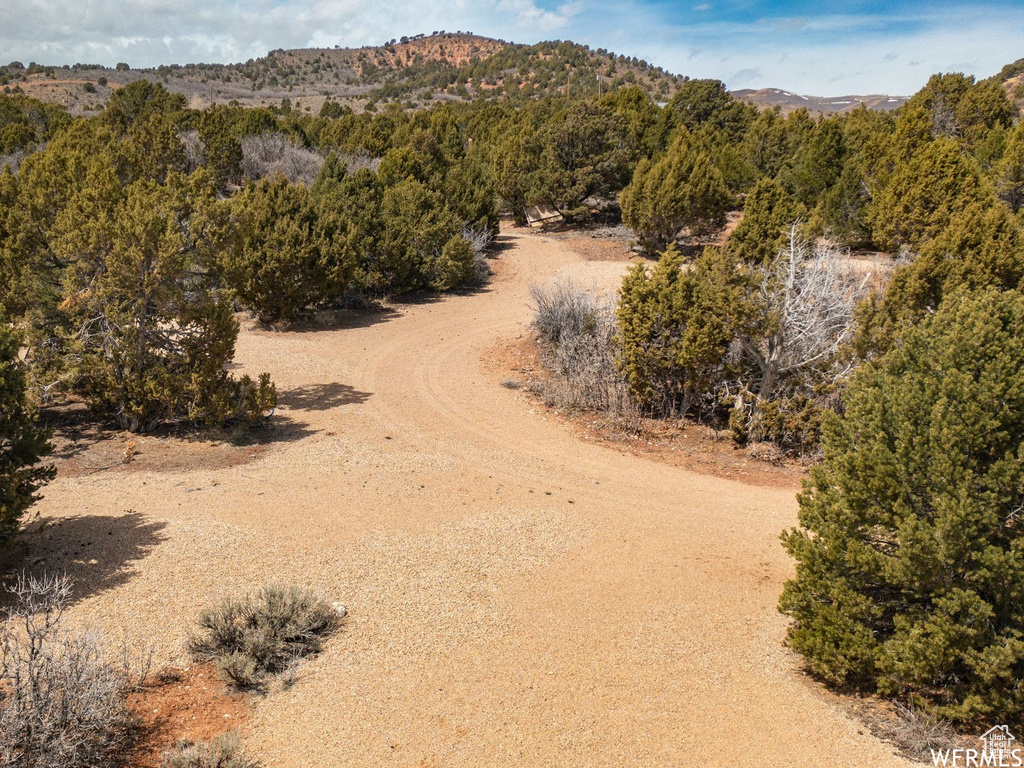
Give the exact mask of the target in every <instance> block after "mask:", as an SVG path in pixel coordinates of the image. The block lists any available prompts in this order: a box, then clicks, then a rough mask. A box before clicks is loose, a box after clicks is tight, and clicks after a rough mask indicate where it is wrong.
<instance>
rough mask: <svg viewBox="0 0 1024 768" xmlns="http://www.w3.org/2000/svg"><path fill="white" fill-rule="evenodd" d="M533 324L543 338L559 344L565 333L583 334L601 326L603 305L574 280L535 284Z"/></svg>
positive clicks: (533, 286)
mask: <svg viewBox="0 0 1024 768" xmlns="http://www.w3.org/2000/svg"><path fill="white" fill-rule="evenodd" d="M530 297H531V298H532V299H533V303H534V316H533V327H534V329H535V330H536V331H537V335H538V336H539V337H540V340H541V342H543V343H545V344H557V343H558V342H559V341H561V339H562V338H563V337H570V336H581V335H583V334H585V333H589V332H592V331H593V330H594V329H595V328H596V327H597V322H598V315H599V313H600V312H601V308H600V307H599V305H598V302H597V300H596V298H595V297H594V295H593V294H591V293H588V292H587V291H585V290H583V289H582V288H580V287H579V286H578V285H576V284H575V283H574V282H573V281H572V280H564V279H563V280H557V281H555V282H553V283H550V284H548V285H531V286H530Z"/></svg>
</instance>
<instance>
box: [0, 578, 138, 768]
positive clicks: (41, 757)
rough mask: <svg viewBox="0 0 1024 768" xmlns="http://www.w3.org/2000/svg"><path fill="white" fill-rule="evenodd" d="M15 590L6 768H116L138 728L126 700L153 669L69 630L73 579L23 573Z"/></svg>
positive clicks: (5, 641)
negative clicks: (64, 621)
mask: <svg viewBox="0 0 1024 768" xmlns="http://www.w3.org/2000/svg"><path fill="white" fill-rule="evenodd" d="M8 591H9V592H10V593H11V594H12V595H14V598H15V605H14V607H13V608H11V609H10V610H9V615H8V618H7V620H6V622H5V623H4V625H3V627H2V628H0V653H2V658H0V765H3V766H5V768H78V767H79V766H81V767H82V768H86V767H87V766H97V765H105V766H109V765H117V764H118V762H119V760H120V758H121V757H122V756H123V755H124V753H125V752H126V750H127V747H128V745H129V744H130V742H131V740H132V739H133V737H134V730H135V720H134V717H133V716H132V713H131V711H130V710H129V708H128V705H127V703H126V701H125V694H126V693H127V692H128V691H129V690H131V689H132V688H134V687H136V686H137V685H139V684H141V682H142V679H143V678H144V677H145V675H146V672H147V671H148V664H144V665H137V664H133V662H132V660H131V657H130V654H129V653H128V652H127V649H126V648H125V649H124V651H123V652H122V653H120V654H117V653H110V652H109V651H108V650H107V649H106V648H104V646H103V644H102V642H101V640H100V638H99V637H98V636H97V635H94V634H72V633H70V632H69V631H67V630H66V629H65V628H64V627H63V626H62V619H63V616H64V612H65V609H66V608H67V605H68V602H69V600H70V597H71V584H70V582H69V580H68V579H67V577H66V576H43V577H38V578H37V577H32V576H26V575H22V576H19V577H18V578H17V580H16V581H15V583H14V585H13V586H11V587H9V588H8Z"/></svg>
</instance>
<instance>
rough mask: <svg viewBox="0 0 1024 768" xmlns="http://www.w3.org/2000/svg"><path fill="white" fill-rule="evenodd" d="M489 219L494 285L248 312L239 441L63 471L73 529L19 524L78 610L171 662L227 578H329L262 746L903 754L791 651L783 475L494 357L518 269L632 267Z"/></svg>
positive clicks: (637, 755) (657, 755)
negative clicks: (274, 401) (315, 645)
mask: <svg viewBox="0 0 1024 768" xmlns="http://www.w3.org/2000/svg"><path fill="white" fill-rule="evenodd" d="M501 242H502V245H503V246H504V247H503V249H502V250H501V252H500V255H499V257H498V259H497V260H496V263H495V266H496V272H497V273H496V276H495V278H494V279H493V280H492V282H491V283H490V284H489V285H488V286H487V287H485V288H484V289H482V290H480V291H476V292H470V293H466V294H464V295H457V296H451V297H447V298H443V299H438V300H424V301H418V302H412V303H407V304H399V305H396V307H395V308H394V309H395V311H394V312H391V313H388V314H382V315H380V316H373V317H369V318H366V317H364V318H361V319H353V320H352V321H351V322H339V323H337V324H335V325H333V326H331V327H330V328H329V329H326V330H318V331H306V332H288V333H274V332H264V331H256V330H251V329H250V330H246V331H244V332H243V334H242V336H241V338H240V339H239V344H238V355H237V359H238V361H239V363H240V364H241V367H242V368H244V369H245V370H246V371H248V372H259V371H264V370H266V371H270V372H271V374H272V376H273V378H274V380H275V381H276V383H277V387H278V391H279V393H280V394H281V401H282V405H281V408H280V409H279V410H278V412H277V414H275V416H274V419H275V422H276V424H277V425H278V426H275V427H272V429H280V432H279V433H275V437H274V439H272V440H267V441H264V442H261V443H260V445H259V448H260V449H261V450H253V451H252V452H251V454H249V455H247V456H245V459H246V460H245V461H244V462H238V461H235V460H234V458H235V457H234V456H232V458H231V460H224V461H219V462H217V463H216V464H215V465H209V466H207V465H202V464H189V463H184V462H183V463H179V464H174V463H173V462H168V461H163V462H162V463H161V462H153V463H152V464H148V465H147V451H149V455H155V454H156V452H157V448H156V447H155V446H153V445H150V444H148V443H146V442H143V443H142V444H141V447H139V446H137V448H138V449H139V452H138V455H137V456H136V457H134V458H133V460H132V461H131V462H129V464H128V465H123V464H120V465H118V466H117V467H116V468H112V469H110V470H105V471H96V472H91V473H85V472H82V471H75V472H67V473H63V474H62V475H61V476H60V477H58V479H57V480H56V481H54V483H52V484H51V485H50V486H49V487H48V488H47V490H46V498H45V499H44V501H43V502H42V503H41V504H40V509H41V512H42V516H43V518H44V520H52V521H60V524H59V525H58V524H54V525H51V526H47V527H45V529H44V530H43V531H42V532H40V533H36V534H33V538H35V539H36V540H38V541H40V543H41V545H44V546H41V547H40V552H41V554H40V555H38V556H39V557H42V558H50V559H51V560H53V561H54V562H56V561H57V560H58V559H59V558H60V557H70V559H71V565H70V567H69V571H70V573H71V575H72V577H73V578H75V579H76V582H77V583H78V587H79V591H78V602H77V604H76V605H75V607H74V609H73V610H72V618H73V619H75V620H76V621H79V622H81V623H83V624H95V625H100V626H102V627H104V628H106V629H107V630H108V631H109V632H111V633H114V634H115V635H116V634H119V633H120V632H123V631H124V632H129V633H130V634H131V635H133V636H135V637H138V638H140V639H142V640H146V641H148V642H151V643H152V644H153V645H154V646H155V650H156V656H157V662H158V664H177V665H179V666H181V665H185V664H187V660H186V659H185V658H184V650H183V647H184V641H185V638H186V637H187V635H188V634H189V632H190V631H191V629H192V627H193V626H194V620H195V617H196V616H197V615H198V613H199V611H200V610H201V608H202V607H203V606H204V605H206V604H208V603H209V602H211V601H214V600H216V599H218V598H219V597H221V596H225V595H238V594H241V593H244V592H246V591H248V590H249V589H250V588H251V587H253V586H254V585H259V584H262V583H266V582H282V583H283V582H293V581H294V582H300V583H303V584H306V585H308V586H310V587H312V588H314V589H316V590H318V591H319V592H320V593H321V594H322V595H323V596H324V597H325V598H326V599H328V600H332V601H334V600H337V601H340V602H342V603H344V604H345V605H346V606H347V607H348V610H349V619H348V621H347V623H346V624H345V626H344V628H343V629H342V631H341V632H339V633H338V634H337V635H336V636H334V637H333V638H332V639H331V640H330V641H329V642H328V643H327V645H326V648H325V651H324V653H323V654H321V655H320V656H318V657H316V658H314V659H311V660H309V661H307V662H305V663H304V664H303V665H302V666H301V667H300V669H299V673H298V679H297V681H296V682H295V684H294V685H293V686H292V687H291V688H289V689H287V690H281V689H273V690H271V691H270V692H269V693H268V694H267V695H266V696H264V697H261V698H259V699H258V700H257V704H256V708H255V712H254V714H253V717H252V720H251V721H250V722H249V724H248V725H247V726H246V727H245V728H243V729H242V737H243V742H244V743H245V744H246V746H247V748H248V750H249V751H250V752H251V753H252V754H255V755H259V756H260V757H261V758H262V759H263V761H264V763H265V764H266V765H268V766H289V767H295V768H298V766H330V767H332V768H333V767H335V766H383V765H394V766H484V765H486V766H615V768H622V767H623V766H680V765H703V766H734V765H746V766H761V765H764V766H768V765H778V766H796V765H806V766H822V765H835V766H872V768H877V767H878V766H888V765H905V764H907V763H905V762H903V761H901V760H900V759H898V758H896V757H893V756H892V750H891V748H890V747H888V746H887V745H885V744H882V743H881V742H880V741H878V740H876V739H875V738H873V737H871V736H870V735H868V734H866V729H865V728H863V726H860V725H859V724H858V722H857V721H856V720H854V719H853V718H852V717H850V716H849V715H848V714H847V713H846V712H845V711H844V709H843V707H842V706H840V705H839V704H838V703H837V702H836V701H835V700H834V699H833V698H832V697H831V696H830V695H828V694H827V693H825V692H824V691H822V690H821V689H820V688H819V687H817V686H816V685H814V684H813V683H811V682H809V681H808V679H807V678H806V677H805V676H804V675H803V674H801V673H800V672H799V662H798V660H797V658H796V657H795V656H793V655H792V654H791V653H789V652H788V651H786V650H785V649H783V648H782V647H781V641H782V637H783V635H784V631H785V619H784V618H783V617H782V616H780V615H779V614H778V613H777V612H776V609H775V605H776V600H777V598H778V594H779V591H780V589H781V585H782V582H783V580H784V579H785V578H787V576H789V574H790V573H791V568H792V565H791V563H790V561H789V560H788V558H787V557H786V555H785V553H784V552H783V550H782V548H781V546H780V544H779V538H778V537H779V533H780V532H781V531H782V530H784V529H785V528H787V527H789V526H792V525H793V524H795V522H796V501H795V494H794V491H793V488H792V487H791V486H785V487H778V486H776V487H757V486H753V485H750V484H742V483H739V482H735V481H733V480H730V479H723V478H717V477H711V476H707V475H701V474H694V473H691V472H689V471H686V470H685V469H683V468H680V467H677V466H671V465H669V464H666V463H663V462H655V461H650V460H648V459H646V458H644V457H642V456H637V455H631V454H630V453H628V452H623V451H620V450H616V449H614V448H611V447H609V446H607V445H604V444H600V443H599V442H598V441H593V440H583V439H580V437H579V436H578V435H577V434H574V432H573V430H571V429H569V428H567V427H566V425H564V424H562V423H559V422H558V421H557V420H555V419H552V418H549V415H548V414H546V413H545V412H544V411H543V409H537V408H534V407H533V406H532V405H531V403H530V401H529V399H528V398H526V397H525V396H524V395H523V393H522V392H517V391H514V390H511V389H508V388H505V387H502V386H501V381H502V378H504V376H505V375H507V374H502V373H501V372H499V371H497V370H495V369H494V366H493V365H487V364H485V362H484V360H485V358H487V357H488V354H490V351H491V350H493V349H495V347H497V346H500V345H502V344H504V343H510V342H512V341H514V340H515V339H516V337H517V336H522V335H523V334H524V333H525V332H526V330H527V324H528V322H529V320H530V316H531V310H530V306H529V304H530V300H529V290H528V289H529V285H530V283H531V282H535V281H545V280H548V279H551V278H552V277H556V276H558V275H566V276H572V277H574V278H575V279H576V280H577V282H578V283H579V284H581V285H583V286H590V285H591V284H593V285H594V286H596V287H605V288H607V289H608V290H613V289H614V287H615V284H616V282H617V281H618V279H619V277H620V275H621V273H622V270H623V269H625V268H626V266H627V262H626V261H624V260H620V261H616V260H615V259H609V258H602V259H601V260H599V261H587V260H585V259H584V257H583V256H581V255H580V254H579V253H577V252H575V251H573V250H572V249H570V248H567V247H566V245H565V242H564V241H562V240H559V239H556V238H552V237H548V236H544V235H538V234H533V233H526V232H523V231H521V230H510V231H506V232H505V234H504V235H503V236H502V238H501ZM146 439H147V440H148V438H146ZM183 445H184V444H183ZM236 448H238V446H232V445H228V446H227V447H226V448H225V450H229V451H234V450H235V449H236ZM203 449H204V450H206V448H205V447H204V448H203ZM183 450H184V449H183ZM210 450H214V449H210ZM109 453H110V456H109V457H106V458H104V457H102V456H97V457H96V459H95V461H94V460H92V459H90V457H89V455H88V451H86V452H85V453H83V454H79V455H76V458H75V460H76V461H78V462H79V464H80V465H81V466H102V465H104V463H115V462H118V461H119V458H118V457H123V456H124V453H125V446H123V445H119V446H117V447H116V449H114V450H111V451H109ZM125 466H127V467H128V468H127V469H125ZM126 510H134V512H126ZM83 532H85V533H86V534H88V535H87V536H85V537H84V538H83ZM47 537H48V538H47ZM61 553H63V554H61Z"/></svg>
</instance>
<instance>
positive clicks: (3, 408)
mask: <svg viewBox="0 0 1024 768" xmlns="http://www.w3.org/2000/svg"><path fill="white" fill-rule="evenodd" d="M18 346H19V344H18V338H17V337H16V336H15V335H14V334H13V333H11V331H10V330H8V329H7V328H6V327H5V326H4V324H3V323H0V555H3V554H5V553H6V551H7V549H8V548H9V546H10V544H11V542H12V540H13V538H14V536H15V534H16V533H17V532H18V528H19V525H20V522H21V518H22V515H23V514H24V513H25V510H27V509H28V508H29V507H30V506H31V505H32V503H33V502H35V500H36V499H37V498H38V497H37V496H36V495H35V494H36V491H37V490H39V488H40V486H42V485H43V484H44V483H45V482H46V481H47V480H49V479H51V478H52V477H53V474H54V472H53V468H52V467H41V466H39V465H38V461H39V460H40V459H41V458H42V457H44V456H46V455H47V454H49V452H50V445H49V443H48V442H47V434H46V432H45V431H44V430H42V429H40V428H39V427H37V426H36V424H35V422H34V421H33V419H32V412H31V409H30V408H29V405H28V402H27V400H26V397H25V386H26V380H25V370H24V365H23V364H22V362H21V360H20V359H19V358H18Z"/></svg>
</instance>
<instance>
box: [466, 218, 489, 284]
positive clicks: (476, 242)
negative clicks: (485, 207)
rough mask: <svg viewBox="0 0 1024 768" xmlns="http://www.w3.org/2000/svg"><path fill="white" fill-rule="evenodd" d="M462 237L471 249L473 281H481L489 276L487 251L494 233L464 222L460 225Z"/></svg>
mask: <svg viewBox="0 0 1024 768" xmlns="http://www.w3.org/2000/svg"><path fill="white" fill-rule="evenodd" d="M462 239H463V240H465V241H466V242H467V243H469V245H470V247H471V248H472V249H473V280H474V282H477V283H482V282H483V281H484V280H486V279H487V278H488V277H490V276H491V264H490V261H489V260H488V255H487V251H488V249H489V248H490V247H491V243H492V242H493V241H494V235H492V234H491V231H490V230H488V229H484V228H481V227H473V226H470V225H469V224H464V225H463V226H462Z"/></svg>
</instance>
